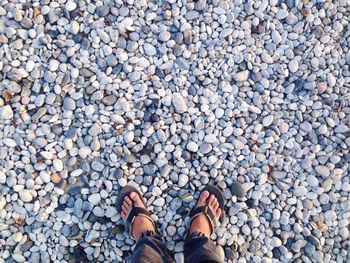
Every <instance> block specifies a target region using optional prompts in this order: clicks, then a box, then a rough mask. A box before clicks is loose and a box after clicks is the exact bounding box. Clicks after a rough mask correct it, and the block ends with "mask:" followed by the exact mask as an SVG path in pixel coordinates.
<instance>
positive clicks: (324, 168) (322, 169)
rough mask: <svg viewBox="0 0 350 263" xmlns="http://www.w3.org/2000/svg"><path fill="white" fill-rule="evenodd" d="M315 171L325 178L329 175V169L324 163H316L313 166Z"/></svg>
mask: <svg viewBox="0 0 350 263" xmlns="http://www.w3.org/2000/svg"><path fill="white" fill-rule="evenodd" d="M315 170H316V172H317V173H318V174H319V175H321V176H322V177H323V178H327V177H329V176H330V174H331V171H330V170H329V168H328V167H327V166H325V165H318V166H316V167H315Z"/></svg>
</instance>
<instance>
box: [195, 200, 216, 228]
mask: <svg viewBox="0 0 350 263" xmlns="http://www.w3.org/2000/svg"><path fill="white" fill-rule="evenodd" d="M199 215H205V216H206V217H207V218H208V221H209V223H210V227H211V233H213V231H214V229H215V228H216V226H217V219H216V217H215V214H214V212H213V210H212V209H211V208H210V207H209V206H208V204H204V205H201V206H197V207H196V208H195V209H194V210H193V211H192V213H191V223H192V221H193V220H194V219H195V218H196V217H197V216H199Z"/></svg>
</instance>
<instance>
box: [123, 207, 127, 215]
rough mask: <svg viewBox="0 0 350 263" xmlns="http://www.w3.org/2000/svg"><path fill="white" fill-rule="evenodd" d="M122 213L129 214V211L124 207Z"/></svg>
mask: <svg viewBox="0 0 350 263" xmlns="http://www.w3.org/2000/svg"><path fill="white" fill-rule="evenodd" d="M122 211H123V212H124V213H125V214H127V212H128V209H127V208H126V207H125V206H122Z"/></svg>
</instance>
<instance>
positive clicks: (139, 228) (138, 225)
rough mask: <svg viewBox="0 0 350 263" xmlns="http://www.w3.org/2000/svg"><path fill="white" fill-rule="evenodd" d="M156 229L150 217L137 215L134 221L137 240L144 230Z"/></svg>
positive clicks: (133, 230)
mask: <svg viewBox="0 0 350 263" xmlns="http://www.w3.org/2000/svg"><path fill="white" fill-rule="evenodd" d="M154 230H155V229H154V226H153V224H152V222H151V221H150V220H149V219H147V218H146V217H143V216H137V217H136V218H135V220H134V222H133V226H132V235H133V236H134V238H135V239H136V240H139V239H140V238H141V236H142V233H143V232H145V231H154Z"/></svg>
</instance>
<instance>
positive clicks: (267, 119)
mask: <svg viewBox="0 0 350 263" xmlns="http://www.w3.org/2000/svg"><path fill="white" fill-rule="evenodd" d="M272 122H273V116H272V115H268V116H265V117H264V119H263V121H262V124H263V125H264V126H265V127H268V126H270V125H271V124H272Z"/></svg>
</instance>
